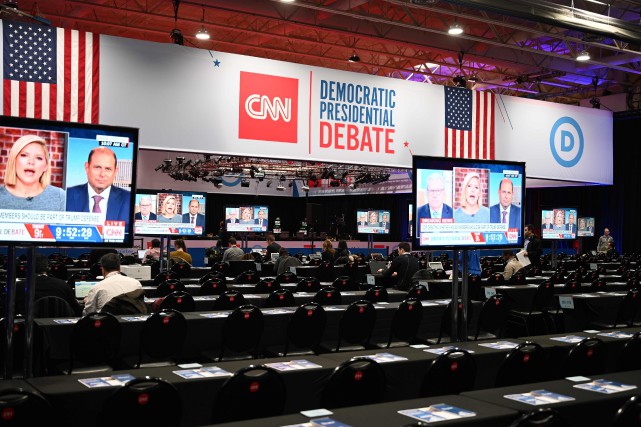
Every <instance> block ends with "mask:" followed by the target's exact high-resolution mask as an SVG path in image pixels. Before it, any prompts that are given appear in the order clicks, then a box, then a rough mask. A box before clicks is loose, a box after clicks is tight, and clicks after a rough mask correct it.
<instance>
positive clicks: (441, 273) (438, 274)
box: [432, 268, 447, 279]
mask: <svg viewBox="0 0 641 427" xmlns="http://www.w3.org/2000/svg"><path fill="white" fill-rule="evenodd" d="M432 277H434V279H447V274H446V273H445V270H443V269H442V268H437V269H436V270H434V271H433V272H432Z"/></svg>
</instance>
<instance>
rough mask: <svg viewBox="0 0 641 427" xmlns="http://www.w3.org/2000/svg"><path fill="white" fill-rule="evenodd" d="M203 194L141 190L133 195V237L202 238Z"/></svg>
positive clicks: (204, 194)
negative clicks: (134, 202) (134, 201)
mask: <svg viewBox="0 0 641 427" xmlns="http://www.w3.org/2000/svg"><path fill="white" fill-rule="evenodd" d="M206 201H207V197H206V193H201V192H197V191H173V190H161V191H152V190H146V191H144V190H141V191H139V192H138V193H137V194H136V204H135V209H134V210H135V214H134V215H133V218H134V233H135V234H138V235H142V236H202V235H204V234H205V223H206V221H205V212H206V209H205V204H206Z"/></svg>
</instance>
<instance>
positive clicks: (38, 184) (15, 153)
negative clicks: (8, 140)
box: [0, 135, 65, 211]
mask: <svg viewBox="0 0 641 427" xmlns="http://www.w3.org/2000/svg"><path fill="white" fill-rule="evenodd" d="M0 209H28V210H42V211H64V210H65V191H64V190H63V189H62V188H58V187H54V186H53V185H51V165H50V157H49V151H48V150H47V143H46V141H45V140H44V139H42V138H40V137H39V136H36V135H24V136H21V137H20V138H18V139H17V140H16V142H15V143H14V144H13V146H12V147H11V151H10V152H9V156H8V158H7V169H6V171H5V176H4V185H3V186H1V187H0Z"/></svg>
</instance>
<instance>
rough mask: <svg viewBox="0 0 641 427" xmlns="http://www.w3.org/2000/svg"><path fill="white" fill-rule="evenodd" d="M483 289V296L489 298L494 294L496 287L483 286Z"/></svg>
mask: <svg viewBox="0 0 641 427" xmlns="http://www.w3.org/2000/svg"><path fill="white" fill-rule="evenodd" d="M484 289H485V298H491V297H492V296H494V295H496V288H484Z"/></svg>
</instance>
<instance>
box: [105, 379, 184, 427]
mask: <svg viewBox="0 0 641 427" xmlns="http://www.w3.org/2000/svg"><path fill="white" fill-rule="evenodd" d="M182 406H183V405H182V398H181V396H180V393H178V390H176V388H175V387H174V386H173V385H172V384H170V383H168V382H167V381H163V380H161V379H159V378H151V377H143V378H135V379H133V380H131V381H129V382H128V383H127V384H125V385H124V386H123V387H119V388H117V389H116V391H115V392H114V393H113V394H112V395H111V396H110V397H109V398H107V400H106V401H105V403H104V404H103V407H102V411H101V413H100V415H99V416H98V425H99V426H100V427H112V426H117V425H130V426H143V425H157V426H160V425H162V426H168V427H174V426H175V427H178V426H180V421H181V418H182Z"/></svg>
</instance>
